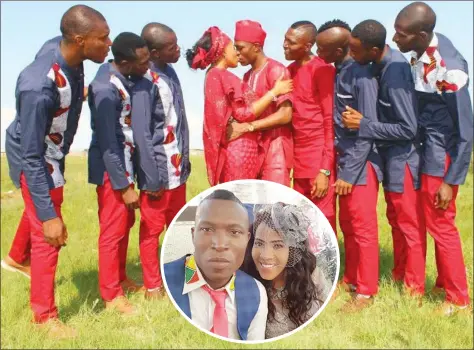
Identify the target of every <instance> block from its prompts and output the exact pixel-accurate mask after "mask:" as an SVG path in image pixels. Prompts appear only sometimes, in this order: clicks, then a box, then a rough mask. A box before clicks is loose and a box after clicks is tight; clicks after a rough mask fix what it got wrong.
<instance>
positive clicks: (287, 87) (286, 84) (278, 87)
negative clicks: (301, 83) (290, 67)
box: [271, 73, 293, 96]
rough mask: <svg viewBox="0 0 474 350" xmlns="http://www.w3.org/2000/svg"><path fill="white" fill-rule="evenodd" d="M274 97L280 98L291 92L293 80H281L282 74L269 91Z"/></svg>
mask: <svg viewBox="0 0 474 350" xmlns="http://www.w3.org/2000/svg"><path fill="white" fill-rule="evenodd" d="M271 91H272V93H273V94H274V95H275V96H280V95H284V94H287V93H289V92H292V91H293V80H291V79H288V80H283V73H281V75H280V77H279V78H278V80H277V81H276V82H275V85H274V86H273V89H272V90H271Z"/></svg>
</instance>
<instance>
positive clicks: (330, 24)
mask: <svg viewBox="0 0 474 350" xmlns="http://www.w3.org/2000/svg"><path fill="white" fill-rule="evenodd" d="M331 28H344V29H347V30H348V31H349V32H350V31H351V27H350V26H349V24H347V23H346V22H344V21H341V20H340V19H333V20H332V21H327V22H326V23H324V24H323V25H322V26H320V27H319V29H318V34H319V33H322V32H324V31H326V30H328V29H331Z"/></svg>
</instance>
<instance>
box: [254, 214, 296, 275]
mask: <svg viewBox="0 0 474 350" xmlns="http://www.w3.org/2000/svg"><path fill="white" fill-rule="evenodd" d="M289 251H290V250H289V248H288V246H287V245H285V243H284V242H283V239H282V237H281V235H280V234H279V233H278V232H277V231H275V230H273V229H271V228H270V227H268V226H267V225H266V224H264V223H262V224H260V225H259V226H258V228H257V231H256V232H255V241H254V244H253V247H252V258H253V261H254V262H255V265H256V266H257V270H258V273H259V274H260V276H261V277H262V278H263V279H265V280H269V281H272V280H274V279H275V278H276V277H277V276H279V275H280V274H281V273H283V271H284V270H285V266H286V264H287V262H288V255H289Z"/></svg>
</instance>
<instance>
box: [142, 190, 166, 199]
mask: <svg viewBox="0 0 474 350" xmlns="http://www.w3.org/2000/svg"><path fill="white" fill-rule="evenodd" d="M144 192H145V193H146V194H147V195H148V198H149V199H151V200H158V199H160V198H161V196H162V195H163V193H164V192H165V189H164V188H162V189H159V190H158V191H147V190H145V191H144Z"/></svg>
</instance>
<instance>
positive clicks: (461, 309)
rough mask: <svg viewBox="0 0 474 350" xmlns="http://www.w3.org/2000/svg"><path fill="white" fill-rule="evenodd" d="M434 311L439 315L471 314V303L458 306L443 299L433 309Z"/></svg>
mask: <svg viewBox="0 0 474 350" xmlns="http://www.w3.org/2000/svg"><path fill="white" fill-rule="evenodd" d="M435 313H436V314H437V315H439V316H447V317H449V316H453V315H466V316H468V315H472V307H471V305H466V306H459V305H456V304H453V303H448V302H447V301H445V302H444V303H442V304H441V305H440V306H438V307H437V308H436V310H435Z"/></svg>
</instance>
